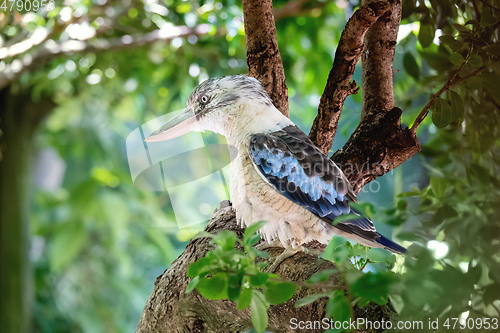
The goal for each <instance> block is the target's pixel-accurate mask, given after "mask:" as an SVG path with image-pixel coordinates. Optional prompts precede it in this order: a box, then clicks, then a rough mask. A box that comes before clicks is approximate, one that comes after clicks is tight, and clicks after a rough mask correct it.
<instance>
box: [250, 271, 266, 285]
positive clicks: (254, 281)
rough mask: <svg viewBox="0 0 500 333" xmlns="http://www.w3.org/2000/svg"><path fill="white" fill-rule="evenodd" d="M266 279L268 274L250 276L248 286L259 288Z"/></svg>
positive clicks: (261, 273)
mask: <svg viewBox="0 0 500 333" xmlns="http://www.w3.org/2000/svg"><path fill="white" fill-rule="evenodd" d="M268 279H269V274H268V273H263V272H260V273H257V274H255V275H252V276H250V284H251V285H252V286H255V287H257V286H261V285H263V284H264V283H266V281H267V280H268Z"/></svg>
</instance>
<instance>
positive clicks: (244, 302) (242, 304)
mask: <svg viewBox="0 0 500 333" xmlns="http://www.w3.org/2000/svg"><path fill="white" fill-rule="evenodd" d="M252 294H253V290H252V288H242V289H241V294H240V297H239V298H238V304H237V305H236V308H237V309H238V310H245V309H246V308H248V307H249V306H250V302H251V301H252Z"/></svg>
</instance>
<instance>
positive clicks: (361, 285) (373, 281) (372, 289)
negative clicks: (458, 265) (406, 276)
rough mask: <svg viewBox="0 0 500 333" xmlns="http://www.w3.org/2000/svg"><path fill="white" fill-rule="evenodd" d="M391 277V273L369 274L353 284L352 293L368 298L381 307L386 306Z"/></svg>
mask: <svg viewBox="0 0 500 333" xmlns="http://www.w3.org/2000/svg"><path fill="white" fill-rule="evenodd" d="M391 276H392V275H391V274H389V273H371V272H368V273H366V274H363V276H361V277H360V278H358V279H356V281H354V283H352V284H351V291H352V293H353V294H354V295H355V296H359V297H364V298H367V299H369V300H370V301H372V302H375V303H377V304H379V305H383V304H386V303H387V297H388V294H389V287H390V285H391V282H392V278H391Z"/></svg>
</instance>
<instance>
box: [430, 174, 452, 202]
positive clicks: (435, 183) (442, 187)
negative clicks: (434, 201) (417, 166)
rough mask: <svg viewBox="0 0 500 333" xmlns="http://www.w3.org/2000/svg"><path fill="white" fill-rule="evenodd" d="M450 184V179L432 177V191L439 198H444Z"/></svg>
mask: <svg viewBox="0 0 500 333" xmlns="http://www.w3.org/2000/svg"><path fill="white" fill-rule="evenodd" d="M447 186H448V181H447V180H446V179H444V178H439V177H432V178H431V188H432V192H433V193H434V195H435V196H436V197H437V198H440V199H442V198H444V194H445V192H446V188H447Z"/></svg>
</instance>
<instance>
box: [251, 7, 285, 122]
mask: <svg viewBox="0 0 500 333" xmlns="http://www.w3.org/2000/svg"><path fill="white" fill-rule="evenodd" d="M243 20H244V24H245V36H246V46H247V65H248V73H249V75H250V76H252V77H255V78H256V79H258V80H259V81H260V82H261V83H262V85H263V86H264V88H265V89H266V91H267V93H268V94H269V96H270V97H271V100H272V101H273V103H274V105H275V106H276V107H277V108H278V110H280V111H281V113H283V114H284V115H285V116H287V117H288V116H289V112H288V91H287V87H286V83H285V71H284V69H283V62H282V61H281V56H280V52H279V49H278V39H277V37H276V26H275V24H274V14H273V3H272V0H243Z"/></svg>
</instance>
